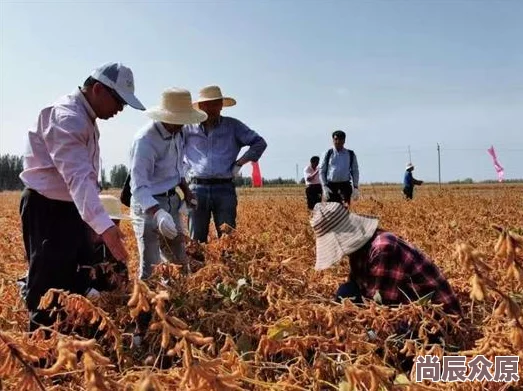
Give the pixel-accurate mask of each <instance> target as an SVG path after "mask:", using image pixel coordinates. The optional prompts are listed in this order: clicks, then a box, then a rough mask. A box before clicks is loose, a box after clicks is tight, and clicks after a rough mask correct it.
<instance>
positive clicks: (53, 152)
mask: <svg viewBox="0 0 523 391" xmlns="http://www.w3.org/2000/svg"><path fill="white" fill-rule="evenodd" d="M127 104H128V105H130V106H132V107H134V108H135V109H138V110H144V109H145V107H144V106H143V105H142V104H141V103H140V101H139V100H138V99H137V98H136V97H135V95H134V78H133V73H132V71H131V70H130V69H129V68H127V67H125V66H124V65H122V64H120V63H108V64H104V65H102V66H101V67H99V68H97V69H96V70H94V71H93V73H92V74H91V75H90V76H89V77H88V78H87V79H86V80H85V82H84V85H83V87H78V88H77V89H75V90H74V91H72V93H71V94H69V95H66V96H64V97H62V98H60V99H59V100H58V101H57V102H55V103H53V104H51V105H49V106H47V107H45V108H44V109H43V110H42V111H41V112H40V114H39V116H38V122H37V124H36V125H35V126H34V127H32V128H30V129H29V132H28V136H27V147H26V151H25V154H24V170H23V171H22V173H21V174H20V178H21V180H22V182H23V183H24V185H25V189H24V191H23V192H22V198H21V203H20V215H21V220H22V231H23V238H24V245H25V251H26V254H27V258H28V260H29V271H28V276H27V279H26V290H25V301H26V304H27V308H28V310H29V319H30V326H29V328H30V330H35V329H36V328H38V326H39V325H45V326H49V325H51V324H52V323H54V319H55V317H54V316H51V315H50V312H49V311H44V310H39V309H38V305H39V302H40V298H41V297H42V295H44V294H45V293H46V292H47V290H48V289H50V288H57V289H64V290H68V291H70V292H74V293H81V294H83V293H84V292H81V291H80V290H81V289H82V287H81V286H77V284H76V281H77V274H78V267H79V265H81V264H85V263H90V261H91V260H90V259H89V257H90V256H91V254H92V253H91V251H90V247H91V242H90V230H91V229H92V230H94V231H95V232H96V233H97V234H98V235H101V237H102V240H103V242H104V243H105V244H106V245H107V248H108V249H109V250H110V251H111V253H112V254H113V255H114V257H115V258H116V259H117V260H118V261H122V262H123V261H126V260H127V257H128V254H127V251H126V250H125V247H124V244H123V240H122V239H123V235H122V233H121V231H120V229H119V228H118V227H117V226H116V225H115V224H114V223H113V221H111V218H110V217H109V215H108V214H107V212H106V211H105V210H104V208H103V206H102V204H101V202H100V200H99V198H98V193H99V191H100V187H99V185H98V181H97V179H98V175H99V168H100V167H99V166H100V147H99V144H98V140H99V137H100V133H99V131H98V126H97V123H96V119H97V118H99V119H103V120H107V119H109V118H112V117H113V116H115V115H117V114H118V113H119V112H120V111H122V110H123V108H124V106H125V105H127ZM86 258H87V259H86Z"/></svg>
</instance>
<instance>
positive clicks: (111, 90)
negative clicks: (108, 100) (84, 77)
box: [104, 86, 127, 106]
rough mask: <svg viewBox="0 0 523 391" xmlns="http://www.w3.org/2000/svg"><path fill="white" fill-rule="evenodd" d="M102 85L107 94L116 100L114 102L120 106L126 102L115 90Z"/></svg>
mask: <svg viewBox="0 0 523 391" xmlns="http://www.w3.org/2000/svg"><path fill="white" fill-rule="evenodd" d="M104 87H105V89H106V90H107V91H108V92H109V94H110V95H111V96H112V97H113V99H114V100H115V101H116V103H118V104H120V105H122V106H125V105H126V104H127V102H126V101H124V100H123V99H122V97H121V96H120V95H118V93H117V92H116V91H115V90H113V89H112V88H109V87H107V86H104Z"/></svg>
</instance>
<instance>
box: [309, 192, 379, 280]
mask: <svg viewBox="0 0 523 391" xmlns="http://www.w3.org/2000/svg"><path fill="white" fill-rule="evenodd" d="M310 224H311V226H312V228H313V229H314V233H315V235H316V266H315V267H314V268H315V269H316V270H323V269H327V268H329V267H331V266H332V265H334V264H335V263H336V262H338V261H339V260H340V259H341V258H343V256H344V255H350V254H352V253H353V252H355V251H357V250H359V249H360V248H361V247H363V245H364V244H365V243H367V242H368V241H369V239H370V238H371V237H372V235H374V232H376V229H377V228H378V219H377V218H376V217H367V216H360V215H357V214H355V213H349V212H348V211H347V210H346V209H345V207H344V206H343V205H341V204H340V203H338V202H325V203H317V204H316V205H315V206H314V210H313V215H312V218H311V221H310Z"/></svg>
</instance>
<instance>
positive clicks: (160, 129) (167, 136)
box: [154, 121, 173, 140]
mask: <svg viewBox="0 0 523 391" xmlns="http://www.w3.org/2000/svg"><path fill="white" fill-rule="evenodd" d="M154 125H155V126H156V129H157V130H158V133H160V136H162V138H163V139H164V140H171V139H172V138H173V135H172V133H169V132H168V131H167V129H165V126H163V124H162V123H161V122H160V121H155V122H154Z"/></svg>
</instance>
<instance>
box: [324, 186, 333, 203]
mask: <svg viewBox="0 0 523 391" xmlns="http://www.w3.org/2000/svg"><path fill="white" fill-rule="evenodd" d="M322 189H323V199H324V200H325V201H328V200H329V197H330V195H331V194H332V190H331V189H329V187H328V186H323V188H322Z"/></svg>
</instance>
